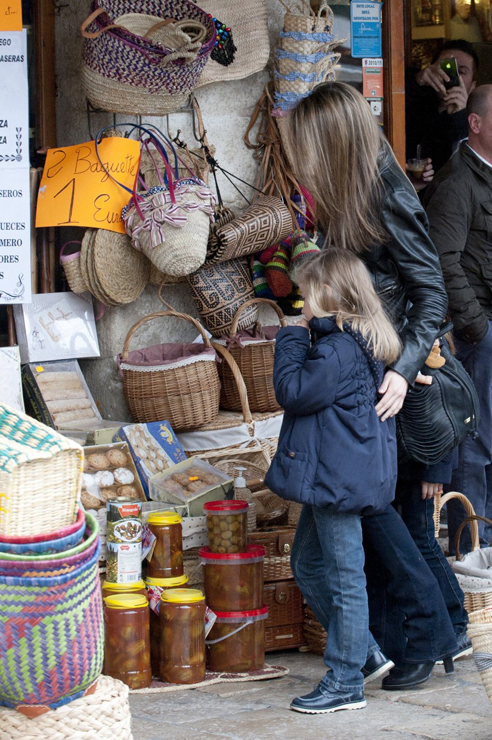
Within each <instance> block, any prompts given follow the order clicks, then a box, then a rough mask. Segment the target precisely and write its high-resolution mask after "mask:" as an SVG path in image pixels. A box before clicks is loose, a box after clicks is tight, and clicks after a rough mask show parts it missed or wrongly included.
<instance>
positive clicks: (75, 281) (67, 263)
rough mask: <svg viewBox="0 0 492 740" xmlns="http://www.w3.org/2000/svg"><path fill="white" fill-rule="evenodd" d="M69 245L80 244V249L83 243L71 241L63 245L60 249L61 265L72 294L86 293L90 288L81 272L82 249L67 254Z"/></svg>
mask: <svg viewBox="0 0 492 740" xmlns="http://www.w3.org/2000/svg"><path fill="white" fill-rule="evenodd" d="M69 244H78V245H79V247H80V244H81V242H79V241H70V242H66V243H65V244H64V245H63V247H62V248H61V249H60V264H61V266H62V267H63V270H64V272H65V277H66V278H67V283H68V286H69V288H70V290H71V291H72V293H84V292H85V291H86V290H88V288H87V285H86V284H85V280H84V278H83V277H82V273H81V271H80V249H78V250H77V251H76V252H71V253H70V254H65V248H66V247H68V246H69Z"/></svg>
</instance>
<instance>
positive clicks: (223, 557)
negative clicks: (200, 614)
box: [198, 545, 265, 612]
mask: <svg viewBox="0 0 492 740" xmlns="http://www.w3.org/2000/svg"><path fill="white" fill-rule="evenodd" d="M198 555H199V557H200V559H201V564H202V566H203V580H204V586H205V595H206V597H207V606H209V607H210V609H212V611H214V612H215V611H219V612H225V611H245V610H247V609H259V608H260V607H261V606H263V561H264V559H265V548H264V547H261V546H260V545H248V547H247V549H246V552H237V553H230V554H229V553H226V554H221V553H215V552H210V548H209V547H202V548H200V550H199V552H198Z"/></svg>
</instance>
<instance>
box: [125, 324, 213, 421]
mask: <svg viewBox="0 0 492 740" xmlns="http://www.w3.org/2000/svg"><path fill="white" fill-rule="evenodd" d="M165 316H174V317H176V318H178V319H183V320H185V321H188V322H189V323H190V324H191V325H192V326H194V327H195V329H196V330H197V331H198V332H199V334H200V335H201V336H202V338H203V343H197V342H182V343H179V344H178V343H174V344H158V345H155V346H152V347H147V348H146V349H140V350H133V351H130V341H131V339H132V337H133V335H134V334H135V332H136V331H137V329H139V328H140V327H141V326H143V325H144V324H146V323H148V322H149V321H153V320H154V319H157V318H161V317H165ZM118 365H119V369H120V373H121V375H122V378H123V392H124V395H125V399H126V403H127V405H128V409H129V411H130V413H131V415H132V417H133V420H134V421H136V422H142V423H146V422H151V421H164V420H167V421H169V423H170V424H171V426H172V427H173V429H174V430H175V431H180V430H185V429H194V428H196V427H198V426H200V425H202V424H208V422H210V421H213V420H214V419H215V418H216V416H217V414H218V413H219V396H220V381H219V375H218V372H217V363H216V355H215V350H214V349H213V347H212V345H211V343H210V340H209V338H208V335H207V333H206V332H205V331H204V329H203V327H202V326H201V325H200V323H199V322H198V321H196V319H194V318H192V317H191V316H188V315H187V314H183V313H178V312H176V311H160V312H158V313H154V314H151V315H150V316H146V317H145V318H143V319H140V321H137V323H136V324H134V325H133V326H132V328H131V329H130V331H129V332H128V335H127V337H126V339H125V344H124V346H123V351H122V352H121V355H119V356H118Z"/></svg>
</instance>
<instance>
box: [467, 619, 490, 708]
mask: <svg viewBox="0 0 492 740" xmlns="http://www.w3.org/2000/svg"><path fill="white" fill-rule="evenodd" d="M468 616H469V619H470V623H469V625H468V636H469V637H470V639H471V641H472V645H473V658H474V660H475V664H476V666H477V668H478V671H479V673H480V678H481V679H482V683H483V685H484V688H485V691H486V692H487V696H488V698H489V701H490V703H491V704H492V606H488V607H486V608H484V609H480V610H477V611H473V612H471V613H470V614H469V615H468Z"/></svg>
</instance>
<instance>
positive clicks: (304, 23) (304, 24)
mask: <svg viewBox="0 0 492 740" xmlns="http://www.w3.org/2000/svg"><path fill="white" fill-rule="evenodd" d="M280 2H281V4H282V5H283V6H284V8H285V9H286V10H287V12H286V14H285V16H284V30H285V31H294V32H297V33H329V32H330V31H331V29H332V28H333V21H334V15H333V11H332V9H331V8H330V7H329V5H328V3H327V2H326V0H321V2H320V4H319V10H318V13H317V15H315V14H314V12H313V10H312V9H311V6H310V4H309V2H307V0H303V3H302V4H303V5H304V8H305V9H306V11H307V12H306V13H295V12H293V11H292V8H291V7H289V6H288V5H286V3H284V2H283V0H280Z"/></svg>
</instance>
